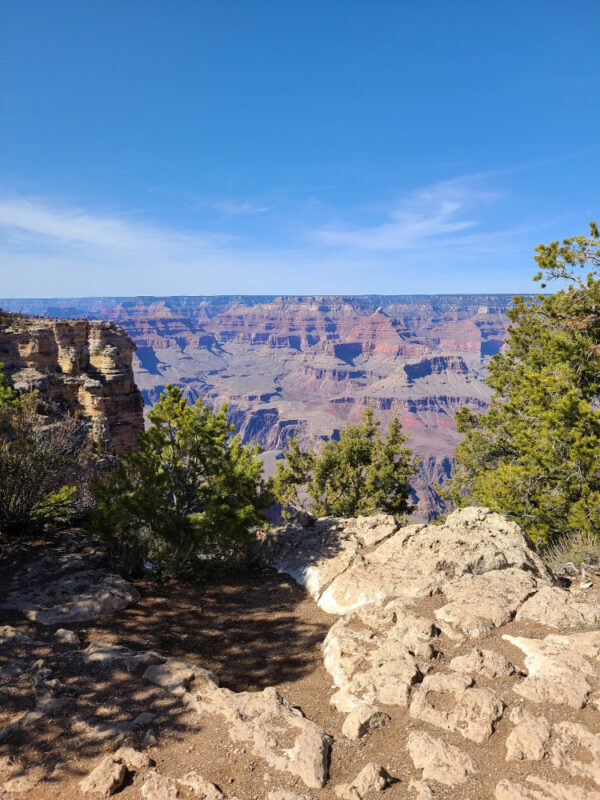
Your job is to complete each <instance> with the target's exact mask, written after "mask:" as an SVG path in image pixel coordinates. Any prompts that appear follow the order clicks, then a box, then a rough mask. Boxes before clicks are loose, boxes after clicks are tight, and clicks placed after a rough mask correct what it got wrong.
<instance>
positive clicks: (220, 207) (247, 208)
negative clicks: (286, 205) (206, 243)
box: [212, 200, 271, 217]
mask: <svg viewBox="0 0 600 800" xmlns="http://www.w3.org/2000/svg"><path fill="white" fill-rule="evenodd" d="M212 207H213V208H214V209H215V210H216V211H220V212H221V213H222V214H225V215H226V216H228V217H239V216H246V215H250V216H251V215H253V214H264V213H265V212H266V211H270V210H271V206H258V205H255V204H254V203H235V202H232V201H227V200H224V201H222V202H218V203H212Z"/></svg>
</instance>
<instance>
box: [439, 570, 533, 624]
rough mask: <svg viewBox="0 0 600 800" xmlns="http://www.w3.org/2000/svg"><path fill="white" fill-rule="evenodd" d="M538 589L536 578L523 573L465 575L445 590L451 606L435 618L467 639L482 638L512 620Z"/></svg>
mask: <svg viewBox="0 0 600 800" xmlns="http://www.w3.org/2000/svg"><path fill="white" fill-rule="evenodd" d="M536 586H537V579H536V577H535V576H534V575H531V574H530V573H528V572H524V571H523V570H522V569H514V568H513V569H502V570H491V571H490V572H486V573H484V574H483V575H464V576H463V577H462V578H459V579H458V580H456V581H453V582H452V583H449V584H448V585H447V586H445V587H444V596H445V597H447V598H448V599H449V600H450V602H449V603H447V604H446V605H445V606H442V608H439V609H438V610H437V611H436V612H435V616H436V617H437V619H439V620H442V621H443V622H446V623H448V624H450V625H453V626H454V627H455V628H457V629H458V630H459V631H461V632H462V633H464V634H466V635H467V636H481V635H483V634H487V633H489V632H490V631H491V630H492V629H493V628H499V627H500V626H501V625H504V624H505V623H507V622H508V621H509V620H511V619H512V618H513V617H514V615H515V612H516V610H517V609H518V608H519V606H520V605H521V603H522V602H523V601H524V600H525V599H526V598H527V597H528V596H529V595H530V594H531V593H532V592H533V591H535V588H536Z"/></svg>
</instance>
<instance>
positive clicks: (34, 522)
mask: <svg viewBox="0 0 600 800" xmlns="http://www.w3.org/2000/svg"><path fill="white" fill-rule="evenodd" d="M37 406H38V398H37V393H35V392H32V393H30V394H26V395H23V396H21V395H19V393H18V392H16V391H15V390H14V389H13V388H12V387H11V386H10V384H9V383H8V381H7V380H6V377H5V376H4V374H3V373H2V372H1V365H0V476H1V480H0V535H2V536H4V537H14V536H18V535H22V534H23V533H25V532H27V531H30V530H32V529H35V528H38V527H41V526H43V525H46V524H49V523H51V524H56V523H59V522H62V521H65V520H66V519H67V518H68V517H69V515H70V514H71V513H72V512H73V511H74V510H75V507H76V500H77V495H78V488H77V485H76V482H77V481H78V479H79V478H80V476H81V466H82V461H83V460H84V459H85V447H84V446H83V441H82V431H81V426H80V425H79V424H78V423H77V422H76V421H75V420H74V419H72V418H67V419H64V420H62V421H59V422H54V423H52V424H48V423H47V421H44V420H43V419H42V418H41V417H40V415H39V414H38V413H37ZM44 423H46V424H44Z"/></svg>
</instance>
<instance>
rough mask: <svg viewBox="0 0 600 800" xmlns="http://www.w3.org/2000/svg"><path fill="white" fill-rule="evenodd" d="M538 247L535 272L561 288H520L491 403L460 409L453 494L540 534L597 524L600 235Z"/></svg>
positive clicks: (544, 539)
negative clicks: (477, 409) (481, 409)
mask: <svg viewBox="0 0 600 800" xmlns="http://www.w3.org/2000/svg"><path fill="white" fill-rule="evenodd" d="M590 227H591V230H590V235H589V236H587V237H586V236H577V237H573V238H570V239H565V240H563V241H562V242H558V241H554V242H551V243H550V244H549V245H539V247H537V248H536V256H535V260H536V262H537V264H538V266H539V272H538V273H537V275H535V277H534V280H536V281H541V282H542V283H541V285H542V288H546V285H547V282H549V281H555V280H558V281H560V282H561V283H562V284H563V288H560V289H559V290H558V291H556V292H555V293H554V294H551V295H545V296H544V295H540V296H538V297H537V298H535V299H533V300H529V301H527V300H525V299H524V298H523V297H518V298H515V305H514V308H512V309H511V310H510V311H509V314H508V316H509V317H510V319H511V321H512V323H513V324H512V325H511V327H510V328H509V332H508V338H507V348H506V349H505V350H504V352H502V353H501V354H499V355H496V356H494V357H493V358H492V359H491V362H490V367H489V377H488V379H487V382H488V384H489V385H490V386H491V388H492V389H493V390H494V394H493V397H492V400H491V405H490V408H489V410H488V411H487V412H486V413H484V414H475V413H473V412H472V411H470V410H469V409H467V408H463V409H461V410H460V411H459V412H458V413H457V415H456V419H457V424H458V429H459V431H461V432H463V433H465V434H466V436H465V438H464V440H463V441H462V442H461V444H460V445H459V446H458V448H457V451H456V470H455V474H454V477H453V479H452V481H451V483H450V485H449V491H448V496H449V497H450V498H451V499H452V500H454V502H455V503H457V504H458V505H461V506H464V505H467V504H475V505H479V504H481V505H486V506H489V507H490V508H492V509H494V510H496V511H500V512H503V513H505V514H508V515H509V516H510V517H512V518H514V519H516V520H517V521H518V522H519V524H520V525H521V526H522V527H523V528H524V529H525V530H526V531H527V532H528V533H529V534H530V536H531V537H532V538H533V539H534V540H535V541H537V542H538V543H540V544H546V543H550V542H553V541H556V540H557V539H558V538H560V537H561V536H563V535H565V534H572V533H585V532H590V533H593V534H594V535H597V531H598V530H599V529H600V410H599V409H598V398H599V397H600V279H599V277H600V275H599V273H600V239H599V236H598V228H597V226H596V224H595V223H591V226H590Z"/></svg>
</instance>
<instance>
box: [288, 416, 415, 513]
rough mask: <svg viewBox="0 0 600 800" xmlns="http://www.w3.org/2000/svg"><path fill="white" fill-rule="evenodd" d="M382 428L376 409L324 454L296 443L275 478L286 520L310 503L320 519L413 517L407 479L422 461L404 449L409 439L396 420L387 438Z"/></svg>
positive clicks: (327, 444)
mask: <svg viewBox="0 0 600 800" xmlns="http://www.w3.org/2000/svg"><path fill="white" fill-rule="evenodd" d="M379 428H380V423H379V421H378V420H376V419H375V414H374V412H373V409H372V408H370V407H367V408H366V409H365V411H364V413H363V415H362V417H361V419H360V422H359V423H358V425H347V426H346V427H344V428H342V430H341V432H340V438H339V441H335V440H329V441H327V442H325V444H324V445H323V447H322V448H321V452H320V453H317V452H316V451H315V450H314V449H310V450H306V451H303V450H301V449H300V445H299V443H298V439H297V438H295V439H292V441H291V442H290V446H289V449H288V451H287V452H286V455H285V463H283V464H281V463H280V464H278V465H277V471H276V473H275V477H274V479H273V491H274V494H275V497H276V499H277V500H278V501H279V503H281V506H282V509H283V511H282V513H283V515H284V516H285V517H288V518H289V517H290V516H293V515H294V514H296V513H299V512H301V511H306V510H307V506H308V503H307V502H306V501H307V499H308V498H310V499H311V501H312V502H311V511H312V512H313V513H314V514H317V515H320V516H329V515H332V516H340V517H356V516H359V515H361V514H375V513H377V512H381V511H383V512H387V513H390V514H397V515H403V514H407V513H409V512H410V511H411V510H412V508H411V506H410V505H409V503H408V498H409V495H410V486H409V479H410V477H411V475H412V474H413V473H414V471H415V469H416V467H417V465H418V459H417V458H415V456H414V455H413V453H412V451H411V450H410V448H409V447H407V446H406V442H407V440H408V437H407V436H404V435H403V434H402V426H401V424H400V420H399V419H398V418H397V417H394V418H393V419H392V420H391V421H390V424H389V428H388V433H387V435H386V436H385V437H383V436H381V434H380V431H379Z"/></svg>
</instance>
